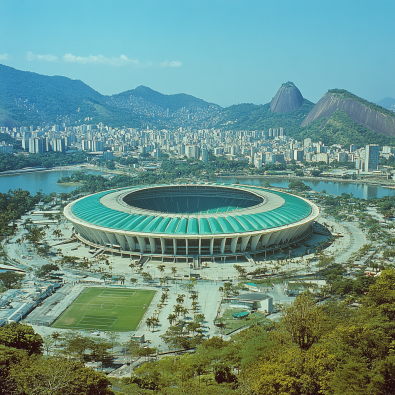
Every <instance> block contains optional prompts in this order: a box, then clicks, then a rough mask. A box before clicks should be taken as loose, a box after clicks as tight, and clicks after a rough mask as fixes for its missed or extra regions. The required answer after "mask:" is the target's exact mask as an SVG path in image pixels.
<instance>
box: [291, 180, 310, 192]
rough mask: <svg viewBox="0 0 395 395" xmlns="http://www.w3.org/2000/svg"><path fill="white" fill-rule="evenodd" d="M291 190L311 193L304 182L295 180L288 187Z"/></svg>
mask: <svg viewBox="0 0 395 395" xmlns="http://www.w3.org/2000/svg"><path fill="white" fill-rule="evenodd" d="M288 188H289V189H293V190H295V191H310V189H311V188H310V187H309V186H308V185H306V184H305V183H304V182H303V181H300V180H293V181H291V182H290V183H289V185H288Z"/></svg>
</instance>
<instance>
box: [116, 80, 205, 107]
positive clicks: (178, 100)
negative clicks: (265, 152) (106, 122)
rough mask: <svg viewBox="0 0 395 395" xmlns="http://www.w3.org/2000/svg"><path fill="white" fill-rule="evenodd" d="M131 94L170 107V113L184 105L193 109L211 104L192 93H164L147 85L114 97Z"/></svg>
mask: <svg viewBox="0 0 395 395" xmlns="http://www.w3.org/2000/svg"><path fill="white" fill-rule="evenodd" d="M131 95H133V96H135V97H141V98H142V99H144V100H146V101H148V102H149V103H151V104H154V105H155V106H159V107H161V108H162V109H163V110H166V109H169V111H170V113H173V112H176V111H177V110H180V109H181V108H183V107H185V108H187V109H191V108H196V107H200V108H207V107H209V106H210V103H207V102H205V101H204V100H202V99H198V98H196V97H194V96H191V95H186V94H184V93H178V94H175V95H164V94H163V93H159V92H156V91H154V90H153V89H150V88H148V87H146V86H138V87H137V88H136V89H132V90H129V91H126V92H122V93H120V94H118V95H114V96H113V99H115V100H119V99H122V98H125V99H128V98H129V97H130V96H131Z"/></svg>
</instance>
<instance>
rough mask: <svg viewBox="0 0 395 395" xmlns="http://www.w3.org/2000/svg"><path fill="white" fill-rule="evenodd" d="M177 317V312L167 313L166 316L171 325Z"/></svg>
mask: <svg viewBox="0 0 395 395" xmlns="http://www.w3.org/2000/svg"><path fill="white" fill-rule="evenodd" d="M176 319H177V314H174V313H173V314H169V315H168V317H167V320H168V321H169V324H170V325H173V323H174V322H175V321H176Z"/></svg>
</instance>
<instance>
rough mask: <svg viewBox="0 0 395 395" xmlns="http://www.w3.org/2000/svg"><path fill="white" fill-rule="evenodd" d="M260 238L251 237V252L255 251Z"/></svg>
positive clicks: (258, 236)
mask: <svg viewBox="0 0 395 395" xmlns="http://www.w3.org/2000/svg"><path fill="white" fill-rule="evenodd" d="M260 237H261V235H255V236H252V239H251V250H252V251H255V250H256V246H257V244H258V241H259V238H260Z"/></svg>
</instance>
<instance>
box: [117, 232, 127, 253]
mask: <svg viewBox="0 0 395 395" xmlns="http://www.w3.org/2000/svg"><path fill="white" fill-rule="evenodd" d="M115 237H116V238H117V240H118V243H119V245H120V246H121V248H122V250H123V251H126V240H125V236H124V235H121V234H118V233H115Z"/></svg>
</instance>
